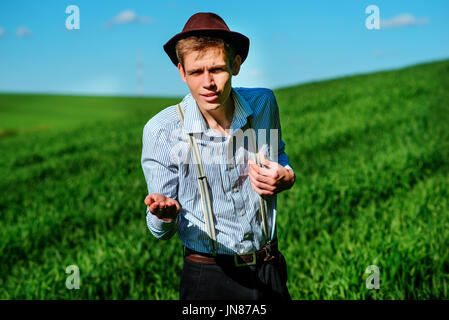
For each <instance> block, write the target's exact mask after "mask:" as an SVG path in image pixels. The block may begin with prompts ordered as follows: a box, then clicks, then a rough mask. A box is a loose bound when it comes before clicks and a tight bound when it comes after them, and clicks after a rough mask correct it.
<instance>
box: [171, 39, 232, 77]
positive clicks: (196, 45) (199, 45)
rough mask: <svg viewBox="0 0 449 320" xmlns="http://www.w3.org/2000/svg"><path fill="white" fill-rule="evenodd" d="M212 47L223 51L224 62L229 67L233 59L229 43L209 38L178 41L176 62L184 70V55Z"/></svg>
mask: <svg viewBox="0 0 449 320" xmlns="http://www.w3.org/2000/svg"><path fill="white" fill-rule="evenodd" d="M214 47H215V48H220V49H221V50H223V52H224V53H225V56H226V62H227V64H228V66H229V65H230V64H231V63H232V61H233V60H234V58H235V55H236V50H235V48H234V47H233V46H232V45H231V44H230V43H228V42H226V41H225V40H223V39H221V38H215V37H210V36H190V37H187V38H184V39H181V40H179V41H178V42H177V43H176V46H175V50H176V57H177V58H178V61H179V62H180V63H181V65H182V68H183V69H184V55H185V54H186V53H187V52H192V51H201V50H204V49H206V48H214Z"/></svg>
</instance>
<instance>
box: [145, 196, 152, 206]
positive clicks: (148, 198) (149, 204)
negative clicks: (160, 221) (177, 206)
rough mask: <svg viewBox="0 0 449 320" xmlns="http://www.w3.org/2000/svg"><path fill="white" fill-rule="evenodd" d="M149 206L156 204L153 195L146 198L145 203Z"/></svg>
mask: <svg viewBox="0 0 449 320" xmlns="http://www.w3.org/2000/svg"><path fill="white" fill-rule="evenodd" d="M143 202H144V203H145V204H146V205H147V206H151V204H152V203H153V202H154V201H153V198H152V197H151V195H147V196H146V197H145V200H144V201H143Z"/></svg>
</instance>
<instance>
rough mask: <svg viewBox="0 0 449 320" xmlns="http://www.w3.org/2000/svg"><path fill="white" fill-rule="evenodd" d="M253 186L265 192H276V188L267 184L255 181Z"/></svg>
mask: <svg viewBox="0 0 449 320" xmlns="http://www.w3.org/2000/svg"><path fill="white" fill-rule="evenodd" d="M253 184H254V185H255V186H256V187H257V188H259V189H260V190H263V191H268V192H274V191H275V190H276V186H274V185H272V184H268V183H265V182H260V181H255V182H253Z"/></svg>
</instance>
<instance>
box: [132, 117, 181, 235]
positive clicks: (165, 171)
mask: <svg viewBox="0 0 449 320" xmlns="http://www.w3.org/2000/svg"><path fill="white" fill-rule="evenodd" d="M150 123H151V122H149V123H147V125H145V127H144V129H143V137H142V158H141V164H142V169H143V173H144V176H145V180H146V183H147V188H148V194H152V193H160V194H163V195H164V196H166V197H168V198H172V199H175V200H178V166H177V164H176V163H174V162H172V161H170V156H169V155H170V141H169V135H168V133H167V132H165V130H163V129H159V130H154V129H152V128H151V126H150ZM153 131H155V132H153ZM146 220H147V226H148V228H149V230H150V231H151V233H152V234H153V235H154V236H155V237H156V238H158V239H164V240H165V239H169V238H171V237H172V236H173V235H174V234H175V233H176V230H177V228H178V225H179V220H180V218H179V215H178V217H177V218H176V219H174V220H173V221H172V222H166V221H163V220H161V219H159V218H158V217H156V216H155V215H153V214H152V213H151V212H150V210H149V209H148V207H147V209H146Z"/></svg>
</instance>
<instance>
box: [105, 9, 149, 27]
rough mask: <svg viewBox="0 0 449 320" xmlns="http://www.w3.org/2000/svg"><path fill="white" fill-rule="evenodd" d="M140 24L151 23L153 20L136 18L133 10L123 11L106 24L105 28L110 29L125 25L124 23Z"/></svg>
mask: <svg viewBox="0 0 449 320" xmlns="http://www.w3.org/2000/svg"><path fill="white" fill-rule="evenodd" d="M132 22H135V23H140V24H148V23H153V22H154V21H153V19H151V18H148V17H145V16H138V15H137V14H136V12H135V11H134V10H124V11H122V12H120V13H119V14H118V15H116V16H115V17H114V18H112V19H111V20H109V21H108V22H106V24H105V26H106V27H107V28H110V27H112V26H113V25H116V24H125V23H132Z"/></svg>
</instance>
